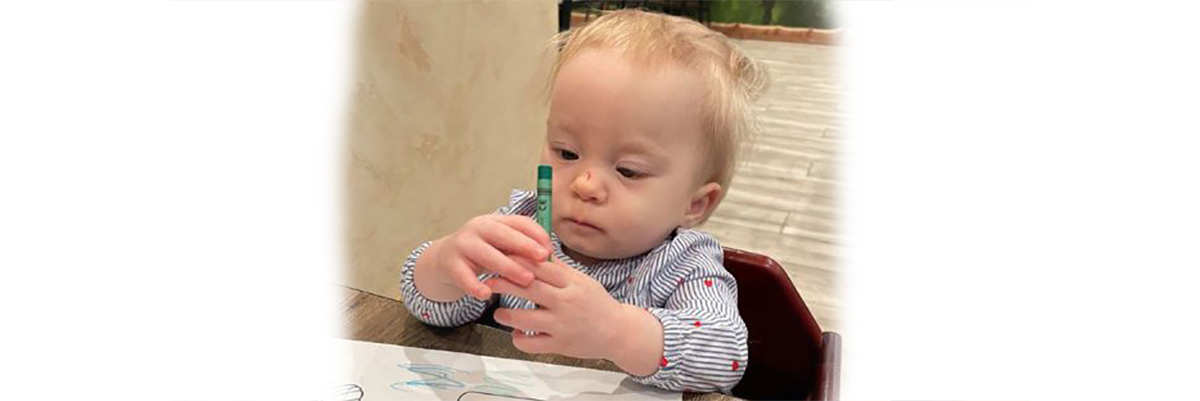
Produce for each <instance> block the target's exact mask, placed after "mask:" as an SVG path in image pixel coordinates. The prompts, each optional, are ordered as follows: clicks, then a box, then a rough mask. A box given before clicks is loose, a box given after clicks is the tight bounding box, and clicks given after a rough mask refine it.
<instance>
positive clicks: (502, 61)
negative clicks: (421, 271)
mask: <svg viewBox="0 0 1200 401" xmlns="http://www.w3.org/2000/svg"><path fill="white" fill-rule="evenodd" d="M556 5H557V1H555V0H539V1H445V2H435V1H412V2H404V1H388V2H370V3H365V4H364V5H363V6H362V10H361V13H360V15H359V17H358V28H359V29H360V32H359V38H358V52H357V55H356V56H355V57H356V60H355V62H356V64H357V67H356V68H357V69H356V74H357V75H356V86H355V88H354V95H353V97H352V98H351V100H350V102H351V104H350V107H349V110H350V115H349V116H348V118H349V121H348V123H349V124H348V127H349V129H348V132H347V140H346V142H345V149H344V156H345V157H344V164H343V165H344V166H345V168H346V170H345V171H344V172H345V178H346V181H345V191H346V195H345V198H344V201H345V208H346V210H345V216H346V221H345V230H346V241H347V242H346V248H345V249H346V250H345V253H346V258H347V274H346V275H345V276H344V278H343V284H345V285H349V286H351V287H355V288H359V289H363V290H366V291H370V292H373V293H376V294H379V295H383V296H387V297H391V298H398V297H399V282H398V274H399V271H400V265H401V264H402V263H403V261H404V258H405V257H406V256H407V255H408V253H409V252H410V251H411V250H412V248H414V247H415V246H416V245H418V244H419V243H420V242H421V241H424V240H427V239H434V238H437V237H440V236H442V235H445V234H447V233H449V232H452V231H453V230H454V229H456V228H457V227H458V226H460V225H461V224H462V223H463V222H465V221H466V220H467V219H469V218H470V217H471V216H475V215H478V214H483V213H489V212H491V211H492V210H494V209H495V208H496V207H498V206H501V205H503V204H504V203H505V201H506V200H507V198H508V193H509V190H510V189H511V188H515V187H523V188H528V187H531V186H532V185H533V183H534V181H535V179H536V169H535V166H536V163H537V151H538V145H539V144H540V143H541V140H542V136H543V134H544V133H545V121H546V114H547V112H548V106H547V104H546V103H545V101H544V99H543V98H542V97H541V96H542V94H541V92H540V91H541V89H542V85H543V84H544V80H545V74H546V72H547V71H548V70H549V66H550V63H551V61H552V60H551V59H550V57H551V55H550V54H549V53H547V52H546V51H545V43H546V42H547V40H548V39H549V38H550V36H551V35H553V34H554V33H555V32H556V30H557V14H556V13H557V9H556Z"/></svg>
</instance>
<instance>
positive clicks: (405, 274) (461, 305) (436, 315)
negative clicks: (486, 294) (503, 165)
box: [400, 190, 537, 327]
mask: <svg viewBox="0 0 1200 401" xmlns="http://www.w3.org/2000/svg"><path fill="white" fill-rule="evenodd" d="M536 209H537V197H536V193H532V192H531V191H522V190H513V191H512V194H511V195H510V196H509V202H508V204H507V205H505V206H502V207H500V208H499V209H497V210H496V212H495V213H496V214H505V215H511V214H522V215H532V214H533V211H535V210H536ZM431 244H433V242H432V241H426V242H425V243H422V244H421V245H420V246H418V247H417V249H414V250H413V251H412V253H410V254H409V256H408V259H406V260H405V261H404V266H403V267H402V268H401V269H400V294H401V297H402V298H403V300H404V306H405V307H406V308H408V311H409V313H412V315H413V316H414V317H416V318H417V319H418V320H420V321H421V322H423V323H425V324H429V325H433V326H441V327H454V326H461V325H463V324H466V323H470V322H473V321H475V320H477V319H479V317H480V316H483V311H484V310H486V309H487V308H488V306H490V305H491V303H492V302H495V299H496V296H493V297H492V299H490V300H486V301H481V300H478V299H475V297H472V296H469V295H464V296H463V297H462V298H459V299H457V300H455V301H451V302H438V301H434V300H431V299H429V298H425V296H424V295H422V294H421V292H420V291H417V286H416V284H414V282H413V271H414V270H415V268H416V265H417V260H420V259H421V256H422V255H423V254H424V253H425V250H426V249H428V248H429V245H431ZM494 275H495V274H493V273H486V274H481V275H479V280H480V281H483V280H485V279H487V278H489V277H492V276H494Z"/></svg>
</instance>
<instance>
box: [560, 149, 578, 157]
mask: <svg viewBox="0 0 1200 401" xmlns="http://www.w3.org/2000/svg"><path fill="white" fill-rule="evenodd" d="M558 156H559V157H561V158H563V160H577V159H579V155H577V154H575V152H572V151H569V150H561V149H560V150H559V151H558Z"/></svg>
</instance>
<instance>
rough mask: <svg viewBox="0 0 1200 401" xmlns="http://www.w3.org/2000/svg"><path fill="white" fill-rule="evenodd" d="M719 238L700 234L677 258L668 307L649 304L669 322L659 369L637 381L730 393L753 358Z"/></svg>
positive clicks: (734, 283)
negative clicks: (677, 270)
mask: <svg viewBox="0 0 1200 401" xmlns="http://www.w3.org/2000/svg"><path fill="white" fill-rule="evenodd" d="M723 259H724V251H723V250H722V249H721V246H720V245H719V244H718V243H717V241H716V239H715V238H712V237H711V236H708V235H706V234H703V235H699V236H694V240H693V241H691V243H690V244H688V245H687V247H686V248H685V250H684V252H682V253H681V254H680V256H679V257H678V258H675V260H674V261H673V262H672V263H673V264H674V266H673V267H672V268H674V269H680V270H682V271H681V272H679V274H678V275H675V274H668V276H671V277H680V278H677V279H674V280H677V282H676V283H672V286H673V288H675V290H674V291H673V292H670V293H669V295H668V296H667V298H666V302H665V305H664V306H663V307H662V308H648V309H647V310H648V311H649V312H650V314H652V315H654V317H655V318H658V321H659V322H660V323H662V326H663V356H662V360H661V361H660V364H659V369H658V371H656V372H655V373H654V374H652V375H650V376H645V377H636V376H635V377H633V380H634V381H637V382H639V383H642V384H647V385H652V386H655V387H659V388H664V389H667V390H673V391H694V392H712V391H718V392H723V393H729V391H730V390H732V389H733V387H734V386H735V385H737V383H738V382H739V381H741V379H742V375H743V374H744V373H745V371H746V366H747V364H748V357H749V350H748V346H747V344H746V338H747V331H746V324H745V322H743V321H742V317H741V315H740V314H739V313H738V307H737V296H738V294H737V281H736V280H735V279H734V277H733V275H732V274H730V273H729V272H728V271H726V270H725V267H724V266H723V263H722V262H723Z"/></svg>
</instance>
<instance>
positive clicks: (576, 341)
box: [487, 259, 662, 375]
mask: <svg viewBox="0 0 1200 401" xmlns="http://www.w3.org/2000/svg"><path fill="white" fill-rule="evenodd" d="M534 272H535V273H536V274H537V280H534V281H533V283H531V284H529V285H528V286H524V287H522V286H519V285H516V284H515V283H513V282H511V281H508V280H505V279H502V278H496V279H491V280H488V281H487V285H488V286H489V287H491V288H492V290H493V291H495V292H498V293H503V294H512V295H516V296H518V297H521V298H525V299H528V300H530V301H533V302H534V303H535V304H537V305H538V308H537V309H503V308H502V309H497V310H496V313H495V315H494V316H495V318H496V321H497V322H499V323H501V324H504V325H507V326H509V327H512V328H514V329H515V330H514V332H513V345H514V346H516V347H517V349H520V350H522V351H525V352H528V353H534V354H540V353H555V354H561V355H566V356H571V357H576V358H604V359H608V360H610V361H613V362H615V363H617V365H618V366H620V367H621V368H622V369H625V370H626V371H627V372H630V373H634V374H639V375H645V374H648V373H647V372H650V373H652V372H653V371H654V368H656V367H657V366H656V363H655V362H657V361H658V358H659V356H660V355H662V345H661V344H662V326H661V325H659V324H658V321H657V320H656V319H655V318H654V317H653V316H651V315H650V314H649V313H648V312H646V311H643V310H642V309H641V308H638V307H636V306H632V305H625V304H621V303H620V302H617V300H615V299H613V297H612V296H611V295H609V294H608V291H607V290H605V289H604V286H603V285H601V284H600V283H599V282H597V281H596V280H595V279H593V278H591V277H589V276H587V275H585V274H583V273H581V272H579V271H577V270H575V269H572V268H571V267H570V266H567V265H565V264H563V263H562V262H561V261H558V260H557V259H556V260H555V261H554V262H553V263H546V262H543V263H539V264H538V265H537V267H536V268H535V270H534ZM525 330H533V331H536V332H539V333H540V334H539V335H536V336H527V335H525V334H523V333H524V331H525ZM655 335H657V338H655ZM630 337H633V338H636V339H637V340H635V341H630V340H631V339H630ZM646 361H649V362H648V363H647V362H646ZM635 372H637V373H635Z"/></svg>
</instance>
